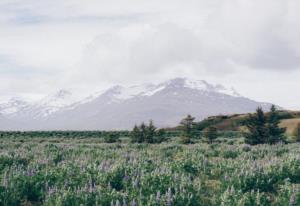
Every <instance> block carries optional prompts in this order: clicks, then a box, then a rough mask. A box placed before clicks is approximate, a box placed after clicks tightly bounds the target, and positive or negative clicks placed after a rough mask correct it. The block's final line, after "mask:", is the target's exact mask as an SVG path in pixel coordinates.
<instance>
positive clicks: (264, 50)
mask: <svg viewBox="0 0 300 206" xmlns="http://www.w3.org/2000/svg"><path fill="white" fill-rule="evenodd" d="M299 9H300V3H299V2H298V1H297V0H279V1H274V0H264V1H261V0H253V1H248V0H239V1H236V0H211V1H205V0H188V1H185V2H183V1H180V0H172V1H171V0H165V1H158V0H152V1H141V0H126V1H124V0H114V1H111V0H110V1H109V0H105V1H104V0H100V1H99V0H89V1H80V0H63V1H61V0H52V1H37V0H28V1H26V3H25V2H24V1H22V0H2V1H1V2H0V12H1V15H0V45H1V47H0V72H1V76H0V86H1V89H0V94H4V93H6V94H7V93H10V94H13V93H44V92H48V91H50V90H54V89H58V88H60V87H65V86H66V85H68V86H69V87H79V88H87V89H95V88H101V87H105V86H107V85H111V84H115V83H122V84H132V83H137V82H143V81H161V80H164V79H167V78H171V77H175V76H193V77H197V78H199V79H209V80H211V81H218V82H220V83H225V84H233V85H234V86H235V87H236V88H237V90H239V89H241V90H242V93H244V94H245V95H247V94H249V96H251V97H252V98H257V99H259V100H265V101H273V99H274V100H275V103H280V104H282V105H283V106H291V107H297V105H298V107H299V108H300V102H299V100H298V99H299V98H298V97H294V98H292V97H290V96H291V94H290V91H291V89H292V88H294V87H295V86H296V85H297V86H300V85H299V84H300V83H298V80H297V77H299V69H300V60H299V59H300V58H299V55H300V40H299V36H300V27H299V25H300V17H299V15H298V11H299ZM1 57H3V58H1ZM262 73H263V74H266V75H262ZM259 75H262V76H263V78H257V76H259ZM278 77H280V79H278ZM267 78H268V79H267ZM29 81H30V82H29ZM279 81H280V82H281V86H280V89H278V88H277V86H278V82H279ZM262 84H267V86H266V87H265V88H268V90H270V91H266V92H268V94H267V93H266V92H265V91H261V90H260V88H261V85H262ZM259 85H260V86H259ZM257 91H259V92H257ZM277 92H278V93H280V95H277V94H276V93H277ZM264 94H265V95H264ZM278 96H282V98H281V99H280V98H278ZM291 102H293V103H291Z"/></svg>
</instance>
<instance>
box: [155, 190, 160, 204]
mask: <svg viewBox="0 0 300 206" xmlns="http://www.w3.org/2000/svg"><path fill="white" fill-rule="evenodd" d="M156 203H157V204H159V203H160V191H158V192H157V193H156Z"/></svg>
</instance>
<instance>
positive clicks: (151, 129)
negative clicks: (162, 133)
mask: <svg viewBox="0 0 300 206" xmlns="http://www.w3.org/2000/svg"><path fill="white" fill-rule="evenodd" d="M155 135H156V127H155V126H154V124H153V121H152V120H150V122H149V126H147V127H146V134H145V142H147V143H154V138H155Z"/></svg>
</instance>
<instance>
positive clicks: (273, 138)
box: [267, 105, 286, 144]
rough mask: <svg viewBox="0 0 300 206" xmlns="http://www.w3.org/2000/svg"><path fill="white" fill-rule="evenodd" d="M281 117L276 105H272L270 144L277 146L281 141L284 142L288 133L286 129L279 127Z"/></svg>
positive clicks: (269, 128)
mask: <svg viewBox="0 0 300 206" xmlns="http://www.w3.org/2000/svg"><path fill="white" fill-rule="evenodd" d="M279 123H280V120H279V116H278V113H277V110H276V107H275V105H272V107H271V110H270V113H269V118H268V124H267V127H268V134H269V137H268V143H269V144H276V143H278V142H280V141H283V140H284V133H285V131H286V128H280V127H279Z"/></svg>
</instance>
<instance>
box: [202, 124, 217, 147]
mask: <svg viewBox="0 0 300 206" xmlns="http://www.w3.org/2000/svg"><path fill="white" fill-rule="evenodd" d="M204 137H205V138H206V139H207V140H208V142H209V143H210V144H211V143H213V141H214V140H215V139H217V138H218V130H217V128H216V127H214V126H210V127H208V128H207V129H206V130H205V132H204Z"/></svg>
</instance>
